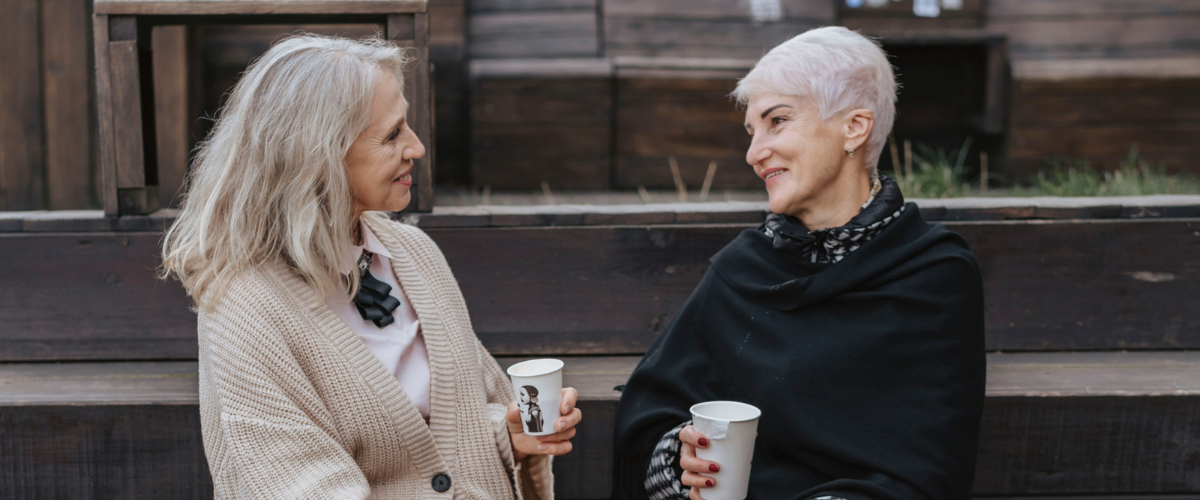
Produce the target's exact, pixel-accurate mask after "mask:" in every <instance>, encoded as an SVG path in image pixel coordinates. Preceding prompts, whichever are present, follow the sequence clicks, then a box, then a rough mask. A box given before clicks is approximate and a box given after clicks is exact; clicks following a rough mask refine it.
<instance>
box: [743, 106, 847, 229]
mask: <svg viewBox="0 0 1200 500" xmlns="http://www.w3.org/2000/svg"><path fill="white" fill-rule="evenodd" d="M840 116H841V115H835V116H834V117H831V118H830V119H829V120H821V116H820V113H819V112H818V110H817V108H816V106H815V105H813V104H812V102H811V101H810V100H808V99H803V98H800V97H797V96H790V95H782V94H763V95H755V96H753V97H752V98H751V99H750V101H749V103H748V105H747V107H746V131H747V132H748V133H750V135H751V136H753V138H754V139H753V140H752V141H751V144H750V149H749V150H748V151H747V152H746V163H749V164H750V165H751V166H753V167H754V173H756V174H758V176H759V178H762V179H763V180H764V182H765V183H766V187H767V196H768V199H769V200H770V208H771V211H772V212H775V213H777V214H787V215H793V216H797V215H798V214H799V213H802V212H804V211H805V210H806V209H807V208H808V207H810V206H811V205H812V204H814V203H815V202H816V201H818V200H819V199H820V198H821V195H822V194H823V193H824V192H825V189H826V188H827V187H829V186H831V185H832V184H834V182H835V181H836V180H837V178H838V177H839V176H840V175H841V174H842V170H843V166H844V163H845V162H844V159H845V158H846V151H847V149H848V148H847V147H846V133H845V131H844V127H843V126H841V121H842V120H840V119H839V118H840Z"/></svg>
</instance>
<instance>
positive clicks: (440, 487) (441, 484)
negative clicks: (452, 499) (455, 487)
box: [433, 474, 450, 493]
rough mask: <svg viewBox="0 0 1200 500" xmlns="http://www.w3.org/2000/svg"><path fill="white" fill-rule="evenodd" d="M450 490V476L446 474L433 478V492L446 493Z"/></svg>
mask: <svg viewBox="0 0 1200 500" xmlns="http://www.w3.org/2000/svg"><path fill="white" fill-rule="evenodd" d="M448 489H450V476H447V475H445V474H438V475H436V476H433V491H436V492H438V493H445V492H446V490H448Z"/></svg>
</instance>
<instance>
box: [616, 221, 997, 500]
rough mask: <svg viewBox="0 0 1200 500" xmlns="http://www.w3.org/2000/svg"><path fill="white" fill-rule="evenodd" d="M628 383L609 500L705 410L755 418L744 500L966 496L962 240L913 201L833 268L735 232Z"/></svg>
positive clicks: (972, 426)
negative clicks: (741, 409)
mask: <svg viewBox="0 0 1200 500" xmlns="http://www.w3.org/2000/svg"><path fill="white" fill-rule="evenodd" d="M711 264H712V265H711V267H710V269H709V270H708V272H707V273H706V274H705V276H704V278H703V279H701V281H700V284H699V285H698V286H697V287H696V290H695V291H694V292H693V293H692V295H691V297H689V298H688V300H687V302H685V303H684V305H683V307H682V308H681V309H680V311H679V313H678V314H677V315H676V316H675V318H674V319H673V320H672V321H671V323H670V324H669V325H668V326H667V328H666V330H665V331H664V333H663V334H662V335H661V336H660V337H659V338H658V340H657V341H655V343H654V345H653V346H652V347H651V348H650V351H649V352H647V353H646V356H645V358H644V359H643V360H642V362H641V363H640V364H639V365H638V367H637V369H636V370H635V371H634V372H633V375H632V377H631V378H630V380H629V383H628V385H627V386H626V388H625V391H624V393H623V395H622V397H621V403H620V407H619V409H618V411H617V427H616V436H615V449H614V458H615V469H614V483H613V487H614V489H613V497H614V498H618V499H625V498H644V497H645V496H646V493H645V490H644V488H643V485H642V483H643V481H644V479H645V474H646V468H647V466H648V459H649V455H650V452H651V451H652V450H653V448H654V445H655V444H656V443H657V442H658V441H659V439H660V438H661V437H662V435H663V434H664V433H665V432H667V431H668V430H670V429H672V428H673V427H675V426H677V425H679V424H680V423H681V422H684V421H686V420H688V419H690V418H691V417H690V415H689V414H688V408H689V407H690V406H691V405H692V404H694V403H699V402H703V401H711V400H734V401H742V402H745V403H749V404H752V405H754V406H757V407H758V408H760V409H761V410H762V412H763V414H762V418H761V419H760V420H759V425H758V431H759V437H758V440H757V441H756V443H755V449H754V464H753V467H752V472H751V478H750V495H749V498H751V499H761V500H777V499H797V500H804V499H810V498H814V497H819V496H823V495H833V496H840V497H844V498H847V499H850V500H865V499H880V500H882V499H889V500H890V499H897V500H898V499H919V500H924V499H928V500H951V499H968V498H970V492H971V483H972V480H973V476H974V472H975V453H976V446H977V441H978V436H979V420H980V414H981V413H982V410H983V392H984V370H985V360H984V348H983V286H982V280H981V277H980V274H979V267H978V265H977V263H976V261H975V258H974V255H973V254H972V253H971V250H970V248H969V247H968V246H967V243H966V241H964V240H963V239H962V237H961V236H959V235H958V234H956V233H953V232H951V231H949V230H947V229H946V228H945V227H943V226H941V225H940V224H939V225H934V224H929V223H927V222H926V221H925V220H924V219H923V218H922V217H921V214H920V212H919V210H918V209H917V207H916V205H914V204H912V203H909V204H907V205H906V206H905V210H904V211H903V213H902V214H901V215H900V217H899V218H898V219H896V220H895V221H893V222H892V223H891V224H889V225H888V226H887V227H885V228H884V229H883V231H881V232H880V233H879V234H878V235H877V236H876V237H874V238H873V239H871V240H870V241H868V242H866V243H864V244H863V245H862V246H861V247H860V248H859V249H858V250H856V251H854V252H852V253H850V254H848V255H847V256H846V257H845V258H844V259H843V260H842V261H841V262H838V263H836V264H815V263H811V262H806V261H804V260H802V259H800V258H798V257H796V256H794V255H790V254H788V253H785V252H781V251H777V250H774V249H773V248H772V240H771V238H770V237H768V236H767V235H766V234H764V233H763V232H762V231H761V230H754V229H747V230H746V231H743V232H742V233H741V234H740V235H739V236H738V237H737V238H736V239H734V241H733V242H732V243H730V244H729V245H728V246H726V247H725V248H724V249H723V250H721V251H720V252H719V253H717V255H716V256H714V257H713V258H712V259H711Z"/></svg>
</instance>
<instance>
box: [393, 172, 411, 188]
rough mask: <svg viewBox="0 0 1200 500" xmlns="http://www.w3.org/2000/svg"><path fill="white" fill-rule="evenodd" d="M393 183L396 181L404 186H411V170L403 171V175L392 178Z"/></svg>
mask: <svg viewBox="0 0 1200 500" xmlns="http://www.w3.org/2000/svg"><path fill="white" fill-rule="evenodd" d="M392 182H393V183H398V184H401V185H405V186H412V170H409V171H408V172H405V173H404V175H401V176H400V177H397V178H395V179H393V180H392Z"/></svg>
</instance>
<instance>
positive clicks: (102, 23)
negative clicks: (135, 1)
mask: <svg viewBox="0 0 1200 500" xmlns="http://www.w3.org/2000/svg"><path fill="white" fill-rule="evenodd" d="M92 33H93V34H94V38H93V45H94V47H95V50H96V122H97V126H96V140H97V141H98V144H97V148H96V149H97V153H98V156H99V158H97V163H99V167H100V168H99V170H100V182H99V184H100V201H101V203H102V204H103V205H104V214H105V215H109V216H115V215H117V212H118V211H119V209H118V207H117V158H116V156H117V153H116V131H115V130H113V87H112V72H111V71H110V66H111V63H112V58H111V57H109V56H110V50H109V46H108V44H109V39H108V16H106V15H101V14H97V15H95V16H93V17H92Z"/></svg>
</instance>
